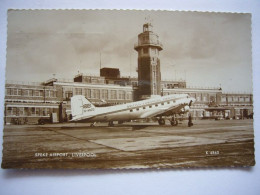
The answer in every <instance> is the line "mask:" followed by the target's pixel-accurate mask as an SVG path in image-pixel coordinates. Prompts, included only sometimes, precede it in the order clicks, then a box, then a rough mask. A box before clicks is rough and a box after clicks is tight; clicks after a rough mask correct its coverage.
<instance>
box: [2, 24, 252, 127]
mask: <svg viewBox="0 0 260 195" xmlns="http://www.w3.org/2000/svg"><path fill="white" fill-rule="evenodd" d="M134 49H135V50H136V51H137V53H138V69H137V71H138V78H132V77H121V76H120V70H119V69H117V68H105V67H104V68H100V75H98V76H90V75H85V74H78V75H76V76H75V77H74V78H73V80H67V79H66V80H63V79H57V78H52V79H50V80H48V81H43V82H41V83H25V82H14V81H12V82H11V81H6V85H5V111H4V112H5V113H4V116H5V124H30V123H37V122H38V120H39V119H44V118H45V119H51V121H52V122H64V121H67V120H68V119H69V118H70V109H71V108H70V99H71V97H72V96H74V95H84V96H85V97H86V98H87V99H89V100H90V101H91V102H92V103H93V104H94V105H95V106H111V105H116V104H125V103H129V102H133V101H138V100H143V99H147V98H151V97H152V96H154V95H163V96H164V95H169V94H188V95H190V96H191V97H194V98H195V99H196V102H195V103H194V104H193V105H192V106H191V110H190V113H191V115H192V117H193V118H194V119H208V118H227V119H228V118H233V119H243V118H248V117H252V113H253V95H252V94H226V93H223V92H222V89H221V88H220V87H218V88H189V87H187V85H186V81H183V80H180V81H166V80H163V79H162V76H161V72H160V66H161V64H160V59H159V52H160V51H161V50H163V45H162V44H161V43H160V41H159V36H158V35H157V34H155V33H154V32H153V31H152V25H151V24H150V23H146V24H144V25H143V32H142V33H140V34H139V35H138V42H137V43H136V44H135V45H134ZM182 117H184V118H185V117H187V115H185V116H182Z"/></svg>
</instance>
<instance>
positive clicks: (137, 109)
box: [130, 100, 175, 112]
mask: <svg viewBox="0 0 260 195" xmlns="http://www.w3.org/2000/svg"><path fill="white" fill-rule="evenodd" d="M172 102H173V103H175V100H173V101H172ZM165 103H166V102H162V103H161V105H162V106H163V105H164V104H165ZM167 104H170V101H168V102H167ZM158 105H159V104H154V105H150V106H149V108H152V107H153V106H155V107H158ZM143 109H144V110H145V109H146V106H144V107H143ZM135 110H136V111H139V110H140V108H136V109H135ZM130 112H133V109H131V110H130Z"/></svg>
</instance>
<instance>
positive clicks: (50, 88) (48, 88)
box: [5, 74, 253, 124]
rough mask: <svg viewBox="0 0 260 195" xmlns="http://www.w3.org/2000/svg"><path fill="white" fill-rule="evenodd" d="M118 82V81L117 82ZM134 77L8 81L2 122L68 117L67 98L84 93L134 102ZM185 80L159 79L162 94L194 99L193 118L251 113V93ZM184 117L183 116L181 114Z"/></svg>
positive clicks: (98, 102) (99, 102)
mask: <svg viewBox="0 0 260 195" xmlns="http://www.w3.org/2000/svg"><path fill="white" fill-rule="evenodd" d="M119 81H120V82H119ZM136 83H137V79H136V78H119V77H115V78H114V79H113V78H112V77H110V78H109V79H108V78H106V77H102V76H99V77H98V76H87V75H83V74H80V75H76V76H75V78H74V81H71V82H69V81H64V80H59V79H55V78H53V79H50V80H48V81H46V82H43V83H21V82H16V83H15V82H7V83H6V85H5V123H6V124H9V123H15V124H16V123H19V124H25V123H37V122H38V120H39V119H40V118H50V117H52V120H53V122H63V121H66V120H67V119H68V118H69V113H70V98H71V97H72V96H73V95H84V96H85V97H86V98H88V99H89V100H90V101H91V102H92V103H93V104H94V105H95V106H111V105H115V104H125V103H128V102H133V101H135V96H136V94H135V93H136V87H137V85H136ZM184 83H185V82H184V81H180V82H178V81H162V82H161V89H162V90H161V94H162V95H169V94H184V93H185V94H188V95H190V96H192V97H194V98H195V99H196V102H195V103H194V104H193V105H192V107H191V111H190V113H191V114H192V116H193V118H196V119H199V118H200V119H202V118H205V119H207V118H216V117H223V118H234V119H237V118H243V117H245V118H247V117H249V116H250V114H252V112H253V95H252V94H225V93H222V90H221V88H211V89H210V88H208V89H203V88H187V87H185V84H184ZM184 117H186V116H184Z"/></svg>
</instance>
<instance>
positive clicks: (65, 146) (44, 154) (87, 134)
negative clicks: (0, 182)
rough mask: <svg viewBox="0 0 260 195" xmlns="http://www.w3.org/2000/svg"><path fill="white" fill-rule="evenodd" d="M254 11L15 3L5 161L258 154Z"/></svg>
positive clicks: (34, 164)
mask: <svg viewBox="0 0 260 195" xmlns="http://www.w3.org/2000/svg"><path fill="white" fill-rule="evenodd" d="M251 42H252V39H251V14H249V13H217V12H191V11H140V10H139V11H137V10H11V9H10V10H9V11H8V26H7V47H6V50H7V55H6V59H7V60H6V78H5V80H6V81H5V100H4V129H3V156H2V163H1V167H2V168H4V169H20V168H26V169H35V168H44V169H47V168H48V169H49V168H54V169H140V168H141V169H143V168H152V169H161V168H191V167H193V168H195V167H202V168H207V167H250V166H254V165H255V150H254V128H253V127H254V124H253V119H254V109H253V102H254V97H253V82H252V43H251Z"/></svg>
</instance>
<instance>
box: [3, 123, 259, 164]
mask: <svg viewBox="0 0 260 195" xmlns="http://www.w3.org/2000/svg"><path fill="white" fill-rule="evenodd" d="M187 123H188V122H187V121H182V122H181V124H179V125H178V126H176V127H173V126H171V125H170V124H169V122H168V123H166V125H164V126H159V125H158V124H157V123H141V122H139V123H137V122H132V123H130V122H128V123H124V124H116V125H115V126H113V127H108V126H107V124H105V123H97V124H96V126H95V127H90V125H89V124H85V123H84V124H83V123H62V124H46V125H7V126H5V127H4V143H3V148H4V149H3V159H2V168H62V169H63V168H70V169H73V168H80V169H81V168H84V169H100V168H102V169H117V168H119V169H123V168H127V169H128V168H157V169H158V168H185V167H234V166H253V165H254V164H255V157H254V131H253V120H252V119H246V120H220V121H215V120H194V121H193V123H194V126H192V127H188V125H187Z"/></svg>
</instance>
